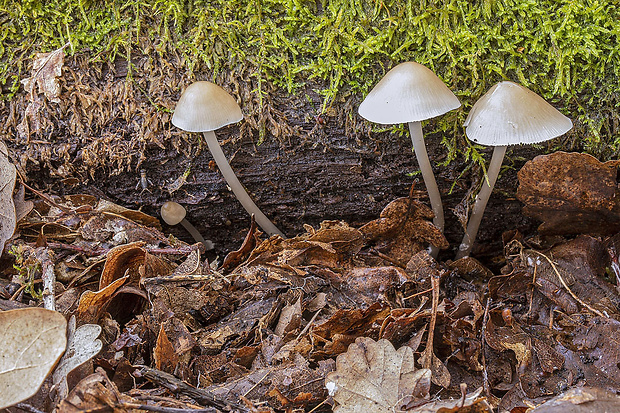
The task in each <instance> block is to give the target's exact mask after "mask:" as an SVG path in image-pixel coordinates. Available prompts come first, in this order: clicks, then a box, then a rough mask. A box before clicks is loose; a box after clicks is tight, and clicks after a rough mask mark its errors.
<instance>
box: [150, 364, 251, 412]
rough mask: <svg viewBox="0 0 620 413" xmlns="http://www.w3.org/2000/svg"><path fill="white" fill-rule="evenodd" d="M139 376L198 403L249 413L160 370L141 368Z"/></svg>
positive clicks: (234, 404)
mask: <svg viewBox="0 0 620 413" xmlns="http://www.w3.org/2000/svg"><path fill="white" fill-rule="evenodd" d="M140 375H141V376H142V377H144V378H146V379H147V380H149V381H151V382H153V383H155V384H157V385H159V386H163V387H165V388H167V389H168V390H170V391H171V392H173V393H181V394H184V395H186V396H189V397H191V398H192V399H194V400H196V401H198V402H200V403H204V404H209V405H212V406H215V407H217V408H218V409H223V410H229V408H231V407H232V408H234V409H237V410H238V411H240V412H249V410H248V408H247V407H245V406H242V405H240V404H238V403H235V402H232V401H230V400H226V399H222V398H219V397H218V396H216V395H214V394H213V393H211V392H208V391H206V390H202V389H198V388H196V387H194V386H191V385H189V384H187V383H185V382H183V381H181V380H179V379H177V378H176V377H175V376H173V375H172V374H168V373H165V372H163V371H161V370H157V369H153V368H150V367H147V366H142V368H141V370H140Z"/></svg>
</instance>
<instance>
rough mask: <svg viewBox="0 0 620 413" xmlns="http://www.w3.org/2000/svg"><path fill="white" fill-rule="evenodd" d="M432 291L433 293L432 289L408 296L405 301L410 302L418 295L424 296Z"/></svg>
mask: <svg viewBox="0 0 620 413" xmlns="http://www.w3.org/2000/svg"><path fill="white" fill-rule="evenodd" d="M431 291H433V289H432V288H429V289H428V290H424V291H420V292H419V293H415V294H412V295H408V296H407V297H404V298H403V300H410V299H412V298H413V297H417V296H418V295H422V294H426V293H430V292H431Z"/></svg>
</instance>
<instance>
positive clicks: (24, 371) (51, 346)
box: [0, 308, 67, 409]
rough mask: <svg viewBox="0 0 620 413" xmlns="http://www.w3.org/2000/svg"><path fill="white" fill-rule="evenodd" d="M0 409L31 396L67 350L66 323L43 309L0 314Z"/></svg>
mask: <svg viewBox="0 0 620 413" xmlns="http://www.w3.org/2000/svg"><path fill="white" fill-rule="evenodd" d="M0 343H2V345H0V389H2V392H0V409H4V408H5V407H8V406H12V405H14V404H15V403H19V402H21V401H22V400H26V399H27V398H29V397H30V396H32V395H34V394H35V393H36V392H37V391H38V390H39V387H41V384H43V381H44V380H45V378H46V377H47V375H48V374H49V372H50V371H51V370H52V368H53V367H54V366H55V365H56V363H57V362H58V360H59V359H60V356H61V355H62V353H63V352H64V351H65V347H66V346H67V321H66V320H65V318H64V317H63V316H62V314H60V313H58V312H56V311H50V310H45V309H43V308H21V309H18V310H10V311H4V312H0Z"/></svg>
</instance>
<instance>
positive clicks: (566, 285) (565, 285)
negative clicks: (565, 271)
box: [533, 250, 609, 318]
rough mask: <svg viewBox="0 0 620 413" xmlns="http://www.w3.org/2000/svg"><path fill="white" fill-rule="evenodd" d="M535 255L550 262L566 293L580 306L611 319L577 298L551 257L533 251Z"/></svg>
mask: <svg viewBox="0 0 620 413" xmlns="http://www.w3.org/2000/svg"><path fill="white" fill-rule="evenodd" d="M533 251H534V252H535V253H537V254H538V255H541V256H542V257H544V258H545V259H546V260H547V261H549V264H550V265H551V267H552V268H553V271H555V274H556V275H557V276H558V279H559V280H560V282H561V283H562V286H563V287H564V288H565V289H566V291H568V293H569V294H570V295H571V297H573V298H574V299H575V300H576V301H577V302H578V303H579V304H581V305H582V306H584V307H585V308H587V309H588V310H590V311H592V312H593V313H594V314H596V315H597V316H599V317H603V318H609V317H605V315H604V314H603V313H601V312H600V311H598V310H597V309H596V308H592V307H591V306H590V305H588V303H586V302H585V301H583V300H582V299H580V298H579V297H577V295H576V294H575V293H574V292H573V291H572V290H571V289H570V288H569V287H568V284H566V281H564V278H562V275H560V271H559V270H558V268H557V267H556V266H555V264H554V263H553V261H551V259H549V257H547V256H546V255H545V254H543V253H542V252H538V251H535V250H533Z"/></svg>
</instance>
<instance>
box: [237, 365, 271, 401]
mask: <svg viewBox="0 0 620 413" xmlns="http://www.w3.org/2000/svg"><path fill="white" fill-rule="evenodd" d="M269 373H271V371H268V372H267V373H265V375H264V376H263V377H261V379H260V380H259V381H257V382H256V383H254V386H252V387H250V390H248V391H246V392H245V393H244V394H243V397H246V396H247V395H248V394H250V392H251V391H252V390H254V389H255V388H256V386H258V385H259V384H261V382H262V381H263V380H265V378H266V377H267V376H268V375H269Z"/></svg>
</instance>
